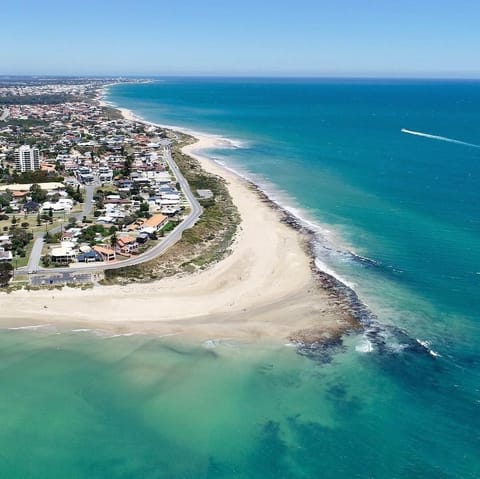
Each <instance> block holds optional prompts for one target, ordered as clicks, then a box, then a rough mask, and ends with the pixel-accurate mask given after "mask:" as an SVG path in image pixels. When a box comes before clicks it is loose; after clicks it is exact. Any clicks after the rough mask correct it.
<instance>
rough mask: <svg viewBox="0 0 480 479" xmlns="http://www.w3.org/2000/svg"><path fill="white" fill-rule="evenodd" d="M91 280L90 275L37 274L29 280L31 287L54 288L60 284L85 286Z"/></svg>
mask: <svg viewBox="0 0 480 479" xmlns="http://www.w3.org/2000/svg"><path fill="white" fill-rule="evenodd" d="M92 280H93V278H92V274H91V273H52V274H39V275H35V276H32V277H31V278H30V284H31V285H32V286H55V285H62V284H67V283H69V284H85V283H91V282H92Z"/></svg>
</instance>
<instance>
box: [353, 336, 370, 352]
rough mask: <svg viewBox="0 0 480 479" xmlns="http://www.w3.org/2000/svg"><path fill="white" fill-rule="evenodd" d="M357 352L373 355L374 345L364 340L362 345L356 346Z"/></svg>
mask: <svg viewBox="0 0 480 479" xmlns="http://www.w3.org/2000/svg"><path fill="white" fill-rule="evenodd" d="M355 351H358V352H359V353H371V352H372V351H373V346H372V343H371V342H370V341H369V340H368V339H366V338H364V339H363V340H362V342H361V343H360V344H357V345H356V346H355Z"/></svg>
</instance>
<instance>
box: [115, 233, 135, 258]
mask: <svg viewBox="0 0 480 479" xmlns="http://www.w3.org/2000/svg"><path fill="white" fill-rule="evenodd" d="M137 249H138V243H137V240H136V239H135V238H134V237H133V236H121V237H120V238H118V239H117V244H116V250H117V252H118V253H120V254H122V255H126V256H130V255H131V254H134V253H135V252H136V251H137Z"/></svg>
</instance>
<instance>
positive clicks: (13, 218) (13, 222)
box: [12, 216, 17, 225]
mask: <svg viewBox="0 0 480 479" xmlns="http://www.w3.org/2000/svg"><path fill="white" fill-rule="evenodd" d="M16 224H17V218H16V217H15V216H12V225H16Z"/></svg>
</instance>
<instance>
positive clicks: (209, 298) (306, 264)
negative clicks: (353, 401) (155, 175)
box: [0, 98, 361, 347]
mask: <svg viewBox="0 0 480 479" xmlns="http://www.w3.org/2000/svg"><path fill="white" fill-rule="evenodd" d="M97 101H100V103H101V104H102V105H103V106H107V104H106V103H105V101H104V100H103V99H102V98H99V99H97ZM108 106H111V105H108ZM115 108H117V109H118V110H120V111H121V112H122V114H123V115H124V117H125V118H126V119H128V120H131V121H141V122H143V123H148V124H154V123H152V122H148V121H145V120H143V119H141V118H138V117H137V116H135V115H134V114H133V113H132V112H131V111H129V110H126V109H124V108H118V107H115ZM155 125H157V126H160V127H163V128H168V129H171V130H172V131H174V132H175V131H179V132H181V133H186V134H189V135H192V133H193V132H191V131H182V129H179V128H178V129H177V128H175V129H172V127H168V126H165V125H158V124H155ZM194 137H195V138H196V139H197V142H196V143H193V144H190V145H187V146H185V147H183V149H182V151H183V152H184V153H185V154H187V155H189V156H191V157H193V158H194V159H196V160H197V161H198V162H199V163H200V164H201V166H202V168H203V169H205V170H206V171H207V172H209V173H211V174H215V175H218V176H220V177H222V178H223V179H224V180H225V181H226V183H227V187H228V190H229V192H230V194H231V196H232V199H233V201H234V203H235V205H236V206H237V208H238V209H239V212H240V216H241V218H242V219H241V224H240V227H239V231H238V233H237V238H236V240H235V242H234V245H233V246H232V253H231V254H230V255H229V256H228V257H227V258H225V259H223V260H222V261H220V262H219V263H216V264H213V265H211V266H210V267H209V268H208V269H206V270H205V271H201V272H197V273H193V274H191V275H188V276H181V277H177V276H175V277H172V278H165V279H162V280H160V281H157V282H153V283H150V284H148V285H140V284H128V285H126V286H101V287H95V288H94V289H93V290H89V291H79V290H72V289H69V288H64V290H62V291H54V292H52V291H48V290H47V291H30V292H27V291H19V292H14V293H12V294H10V295H8V296H6V297H5V298H2V310H1V311H0V321H1V324H2V326H3V327H7V328H8V327H24V326H29V325H32V324H35V325H38V324H40V325H41V324H55V325H59V326H60V327H65V326H67V325H68V326H71V327H72V328H76V329H91V328H93V329H102V330H106V331H109V332H111V333H114V334H119V333H120V334H132V333H142V334H147V333H148V334H154V335H161V336H169V335H176V336H178V335H180V336H183V337H185V336H188V337H194V338H196V339H201V340H209V339H219V338H229V339H233V340H239V341H247V342H252V341H260V340H268V341H274V342H278V341H282V342H285V341H287V342H294V343H296V344H300V345H307V346H308V347H310V346H311V345H318V344H320V343H324V342H328V341H332V340H335V341H336V340H338V338H339V337H340V335H341V334H342V333H344V332H345V331H347V330H351V329H354V328H358V327H359V325H360V322H359V319H360V318H359V317H358V314H357V313H358V312H359V310H360V309H361V307H359V305H361V303H360V302H359V301H358V298H356V295H355V293H353V291H351V290H350V291H349V288H347V287H346V286H344V285H343V284H342V283H341V282H339V281H338V280H336V279H335V278H333V277H332V276H330V275H329V274H327V273H323V272H321V271H319V270H318V268H317V267H316V266H315V258H314V255H313V251H312V241H313V233H312V232H311V231H308V229H306V228H305V227H304V226H302V225H301V224H300V223H299V222H298V221H297V220H296V219H295V217H294V216H293V215H292V214H290V213H288V212H287V211H285V210H284V209H282V208H281V207H280V206H279V205H278V204H277V203H275V202H273V201H272V200H271V199H270V198H268V196H267V195H266V194H265V193H264V192H263V191H262V190H261V189H260V188H259V187H258V186H257V185H255V184H254V183H252V182H251V181H248V180H246V179H245V178H242V177H241V176H239V175H238V174H236V173H235V172H234V171H232V170H230V169H228V168H224V167H222V166H221V165H219V164H218V163H217V162H215V161H213V160H212V159H210V158H209V157H208V156H206V155H205V154H203V150H205V149H209V148H214V147H216V146H219V144H220V142H222V139H220V138H215V137H214V136H211V135H204V134H201V133H197V132H195V133H194ZM224 142H225V140H223V144H224ZM352 293H353V296H354V297H352ZM27 295H28V301H22V299H23V298H26V297H27ZM72 311H75V313H74V314H72Z"/></svg>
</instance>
